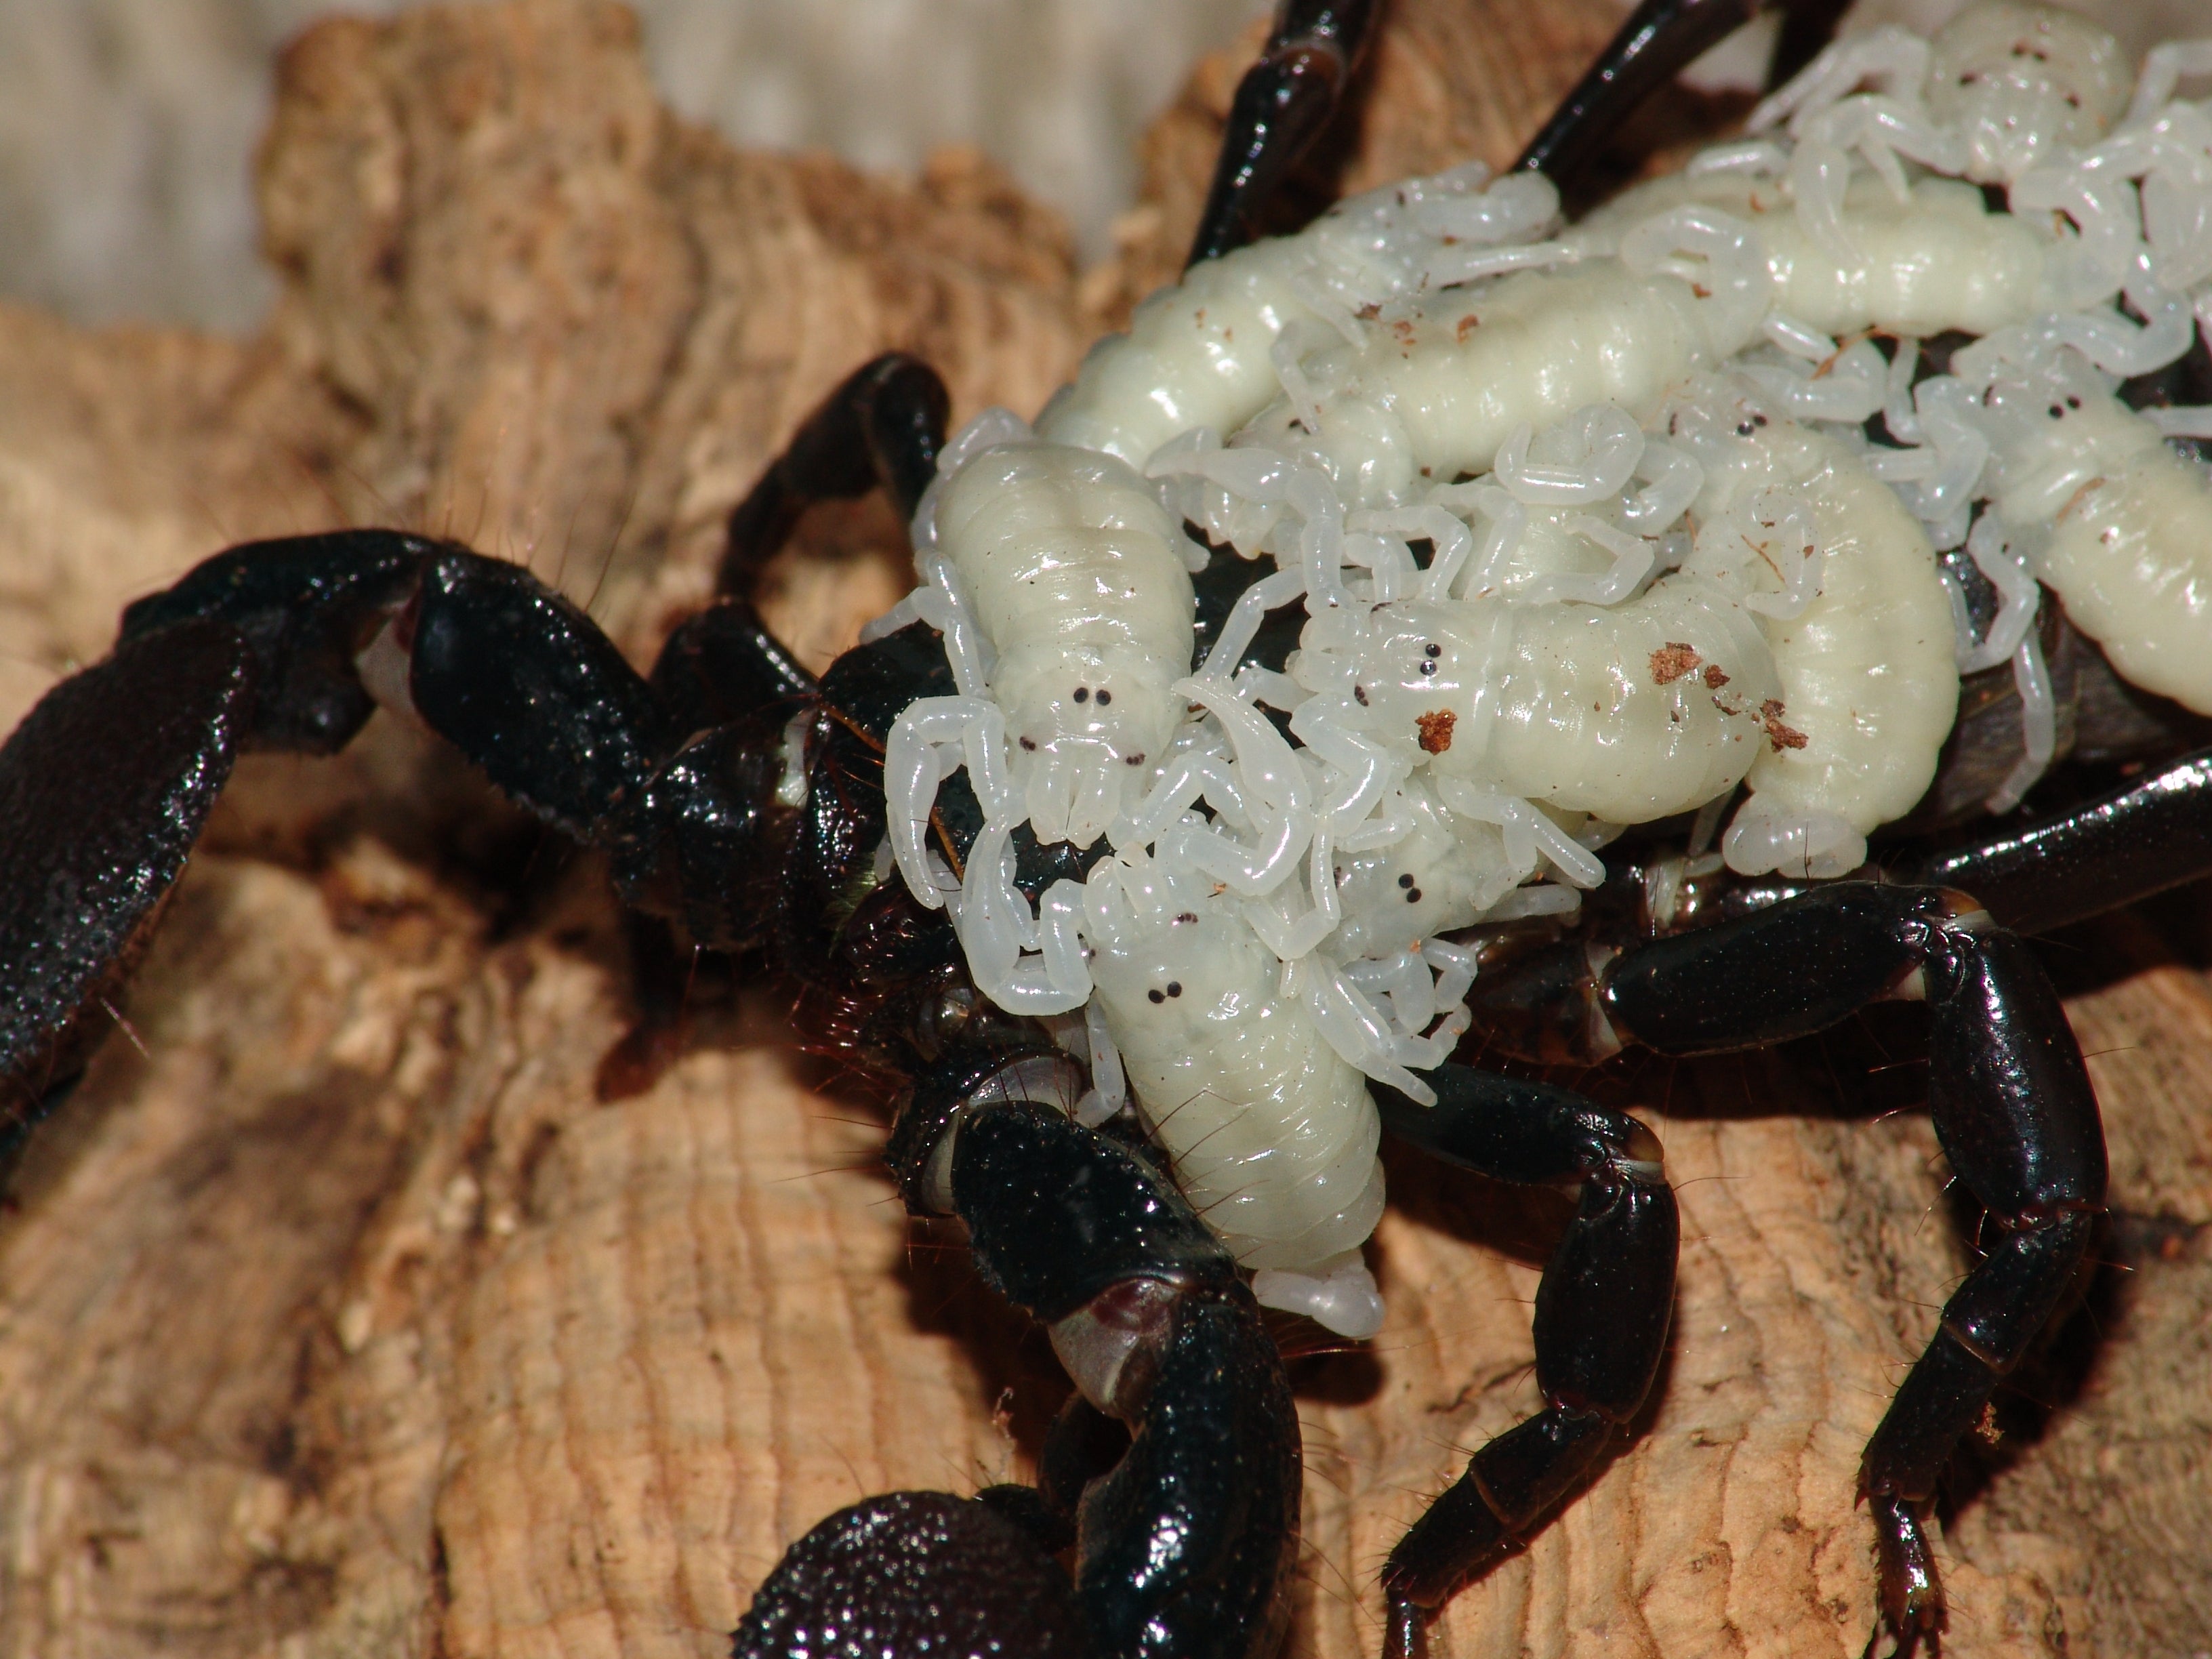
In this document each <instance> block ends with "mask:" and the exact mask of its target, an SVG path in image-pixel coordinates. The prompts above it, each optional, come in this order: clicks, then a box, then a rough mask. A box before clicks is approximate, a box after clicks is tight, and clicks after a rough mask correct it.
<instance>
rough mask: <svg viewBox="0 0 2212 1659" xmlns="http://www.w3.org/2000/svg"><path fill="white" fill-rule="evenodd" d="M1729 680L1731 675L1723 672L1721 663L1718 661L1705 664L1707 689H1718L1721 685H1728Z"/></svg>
mask: <svg viewBox="0 0 2212 1659" xmlns="http://www.w3.org/2000/svg"><path fill="white" fill-rule="evenodd" d="M1728 682H1729V677H1728V676H1727V675H1725V674H1723V673H1722V672H1721V665H1719V664H1718V663H1717V662H1709V663H1707V664H1706V665H1705V689H1706V690H1709V691H1717V690H1720V689H1721V687H1723V686H1724V685H1726V684H1728Z"/></svg>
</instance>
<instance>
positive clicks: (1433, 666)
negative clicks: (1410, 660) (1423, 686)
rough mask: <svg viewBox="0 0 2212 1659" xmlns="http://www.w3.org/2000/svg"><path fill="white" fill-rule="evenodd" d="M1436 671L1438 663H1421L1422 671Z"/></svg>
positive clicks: (1427, 672) (1425, 672) (1426, 672)
mask: <svg viewBox="0 0 2212 1659" xmlns="http://www.w3.org/2000/svg"><path fill="white" fill-rule="evenodd" d="M1436 671H1437V665H1436V664H1435V663H1433V662H1425V663H1423V664H1422V665H1421V672H1423V673H1424V674H1433V673H1435V672H1436Z"/></svg>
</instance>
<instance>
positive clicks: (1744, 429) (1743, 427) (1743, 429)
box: [1735, 421, 1751, 438]
mask: <svg viewBox="0 0 2212 1659" xmlns="http://www.w3.org/2000/svg"><path fill="white" fill-rule="evenodd" d="M1735 435H1736V436H1737V437H1739V438H1748V437H1749V436H1751V422H1749V421H1738V422H1736V423H1735Z"/></svg>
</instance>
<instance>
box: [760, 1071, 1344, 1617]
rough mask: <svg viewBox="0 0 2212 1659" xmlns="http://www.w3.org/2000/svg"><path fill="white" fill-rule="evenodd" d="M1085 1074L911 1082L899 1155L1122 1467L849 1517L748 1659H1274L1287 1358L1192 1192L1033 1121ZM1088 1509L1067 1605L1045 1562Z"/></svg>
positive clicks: (1295, 1468)
mask: <svg viewBox="0 0 2212 1659" xmlns="http://www.w3.org/2000/svg"><path fill="white" fill-rule="evenodd" d="M1078 1082H1079V1079H1078V1078H1077V1077H1076V1075H1075V1073H1074V1072H1073V1066H1071V1064H1070V1062H1068V1061H1067V1060H1066V1058H1065V1057H1064V1056H1062V1055H1060V1054H1056V1053H1051V1052H1027V1053H1018V1054H1004V1053H1001V1054H979V1053H977V1052H976V1051H974V1050H967V1051H961V1052H956V1053H955V1054H951V1055H948V1056H946V1057H945V1058H944V1059H942V1060H939V1061H938V1062H937V1063H935V1064H934V1065H933V1066H930V1067H928V1068H927V1070H926V1071H925V1073H923V1075H922V1077H921V1079H920V1080H919V1081H918V1083H917V1085H916V1087H915V1093H914V1096H913V1097H912V1098H911V1100H910V1101H909V1102H908V1105H907V1107H906V1108H905V1109H904V1110H903V1111H902V1112H901V1114H900V1117H899V1123H898V1127H897V1128H896V1130H895V1131H894V1132H893V1134H892V1138H891V1143H890V1149H889V1150H890V1159H891V1163H892V1165H893V1168H894V1169H895V1170H896V1171H897V1172H898V1175H899V1176H900V1180H901V1182H902V1186H903V1188H905V1191H906V1194H907V1201H908V1206H909V1207H910V1208H912V1209H915V1211H917V1212H926V1213H951V1214H953V1215H957V1216H958V1217H959V1218H961V1219H962V1220H963V1221H965V1222H966V1223H967V1224H968V1230H969V1242H970V1244H971V1246H972V1248H973V1249H974V1250H975V1261H976V1265H977V1267H979V1268H980V1269H981V1273H982V1275H983V1278H984V1279H985V1280H986V1282H987V1283H988V1284H990V1285H992V1286H993V1287H994V1289H996V1290H997V1291H1000V1293H1001V1294H1002V1295H1004V1296H1005V1297H1006V1298H1007V1299H1008V1300H1009V1301H1011V1302H1012V1303H1013V1304H1015V1305H1017V1306H1018V1307H1021V1308H1024V1309H1025V1310H1028V1311H1030V1313H1032V1314H1033V1315H1035V1316H1036V1318H1037V1319H1038V1320H1040V1321H1041V1322H1043V1323H1044V1324H1045V1325H1046V1326H1047V1327H1048V1329H1049V1331H1050V1333H1051V1337H1052V1342H1053V1346H1054V1350H1055V1352H1058V1353H1059V1355H1060V1360H1061V1363H1062V1364H1064V1365H1066V1368H1067V1370H1068V1373H1069V1375H1070V1376H1072V1377H1073V1379H1074V1380H1075V1383H1076V1385H1077V1387H1078V1388H1079V1389H1080V1390H1081V1391H1082V1395H1083V1397H1084V1398H1085V1400H1086V1401H1088V1402H1089V1403H1090V1406H1091V1408H1093V1409H1095V1410H1096V1411H1097V1412H1099V1413H1104V1414H1106V1415H1108V1416H1111V1417H1114V1418H1116V1419H1120V1421H1121V1423H1122V1424H1124V1425H1126V1426H1127V1430H1128V1431H1129V1444H1128V1449H1127V1451H1126V1452H1125V1453H1124V1454H1123V1455H1122V1456H1121V1461H1120V1462H1119V1463H1118V1465H1116V1466H1115V1468H1114V1469H1113V1470H1112V1472H1111V1473H1110V1474H1105V1475H1103V1476H1102V1477H1100V1478H1097V1479H1094V1480H1089V1481H1088V1483H1087V1485H1086V1486H1084V1487H1083V1489H1082V1492H1081V1495H1080V1497H1079V1498H1073V1499H1072V1500H1071V1494H1069V1493H1068V1492H1066V1489H1065V1488H1066V1485H1067V1484H1070V1483H1071V1482H1070V1479H1069V1477H1068V1476H1067V1475H1066V1474H1065V1473H1064V1471H1065V1469H1066V1468H1068V1467H1073V1468H1074V1469H1075V1470H1076V1471H1077V1473H1076V1474H1075V1475H1074V1477H1073V1479H1076V1480H1079V1479H1081V1476H1082V1474H1083V1473H1085V1470H1084V1468H1083V1464H1084V1461H1085V1460H1084V1459H1082V1458H1081V1457H1079V1456H1077V1457H1073V1458H1072V1459H1069V1460H1066V1462H1063V1460H1062V1458H1061V1456H1060V1448H1055V1447H1052V1446H1048V1449H1047V1464H1048V1468H1047V1471H1046V1474H1047V1486H1048V1491H1047V1492H1044V1493H1042V1494H1036V1493H1031V1494H1028V1495H1027V1496H1020V1495H1018V1489H1017V1491H1016V1492H1009V1491H1008V1490H1007V1489H1006V1488H992V1489H990V1490H989V1491H987V1492H985V1493H983V1494H981V1497H979V1498H975V1499H961V1498H949V1497H946V1496H945V1495H944V1494H942V1493H907V1492H902V1493H893V1494H890V1495H889V1496H887V1497H884V1498H872V1499H870V1500H868V1501H867V1502H866V1503H863V1504H857V1505H855V1506H854V1507H853V1508H852V1509H849V1510H844V1511H842V1513H840V1514H838V1515H836V1516H831V1517H830V1518H829V1520H827V1521H825V1522H823V1523H822V1524H821V1525H820V1526H818V1527H817V1528H815V1529H814V1530H813V1531H812V1532H811V1533H809V1534H807V1535H806V1536H805V1538H803V1539H801V1540H800V1541H799V1542H798V1543H797V1544H795V1545H793V1547H792V1550H791V1553H789V1554H788V1555H787V1556H786V1557H785V1559H784V1560H783V1562H782V1564H781V1565H779V1566H778V1567H777V1568H776V1570H775V1572H774V1573H772V1574H771V1575H770V1576H769V1578H768V1580H767V1582H766V1583H763V1585H762V1586H761V1589H760V1591H759V1593H758V1595H757V1596H756V1597H755V1598H754V1601H753V1605H752V1607H751V1610H750V1612H748V1613H747V1614H746V1615H745V1619H744V1623H743V1624H742V1625H740V1626H738V1631H737V1633H736V1637H735V1652H736V1654H737V1655H738V1659H791V1656H793V1655H795V1654H797V1653H799V1652H812V1651H817V1647H815V1646H808V1645H806V1644H805V1638H803V1636H802V1635H801V1632H805V1631H808V1630H814V1631H817V1632H818V1631H819V1630H820V1628H821V1626H822V1624H823V1620H825V1619H828V1618H832V1617H834V1618H835V1619H836V1620H837V1621H839V1622H840V1623H841V1626H845V1627H852V1628H855V1629H857V1630H858V1631H859V1632H861V1635H862V1638H864V1639H858V1640H855V1641H854V1642H852V1643H851V1644H849V1648H848V1647H847V1646H842V1645H841V1646H840V1648H839V1651H846V1650H850V1651H854V1652H859V1651H866V1652H869V1653H874V1652H878V1651H894V1652H899V1653H908V1652H921V1651H928V1652H939V1651H945V1652H959V1653H965V1652H969V1651H971V1650H973V1651H981V1650H985V1648H986V1646H988V1650H990V1651H994V1652H1004V1653H1020V1654H1024V1655H1029V1654H1035V1655H1038V1656H1044V1659H1057V1656H1061V1655H1067V1656H1074V1655H1078V1654H1080V1655H1084V1656H1086V1659H1138V1656H1146V1659H1265V1656H1267V1655H1271V1654H1273V1651H1274V1650H1275V1646H1276V1644H1278V1643H1279V1641H1280V1639H1281V1637H1282V1634H1283V1630H1284V1626H1285V1622H1286V1620H1287V1619H1288V1613H1289V1610H1288V1606H1287V1601H1286V1597H1285V1590H1286V1589H1287V1586H1288V1584H1289V1582H1290V1577H1291V1568H1292V1566H1293V1565H1294V1562H1295V1559H1296V1553H1297V1506H1298V1489H1299V1481H1298V1478H1299V1469H1300V1462H1299V1451H1298V1433H1297V1412H1296V1410H1295V1408H1294V1407H1293V1405H1292V1402H1291V1395H1290V1386H1289V1383H1288V1380H1287V1379H1286V1378H1285V1376H1284V1374H1283V1369H1282V1362H1281V1360H1280V1358H1279V1357H1278V1356H1277V1354H1276V1352H1275V1349H1274V1345H1273V1343H1272V1342H1271V1341H1270V1340H1268V1338H1267V1334H1266V1332H1265V1330H1264V1329H1263V1328H1262V1327H1261V1322H1260V1317H1259V1309H1258V1306H1257V1304H1255V1303H1254V1302H1253V1301H1252V1298H1251V1294H1250V1292H1249V1291H1247V1290H1246V1289H1245V1288H1244V1286H1243V1283H1242V1282H1241V1281H1240V1280H1239V1279H1238V1278H1237V1269H1236V1263H1235V1261H1233V1260H1232V1259H1231V1256H1230V1255H1229V1253H1228V1252H1227V1250H1226V1249H1224V1248H1223V1246H1222V1245H1221V1243H1220V1242H1219V1241H1218V1239H1217V1238H1215V1237H1214V1236H1213V1235H1212V1233H1211V1232H1210V1231H1208V1230H1207V1229H1206V1225H1205V1224H1204V1223H1202V1222H1201V1221H1200V1220H1199V1218H1198V1217H1197V1216H1196V1215H1195V1214H1194V1213H1193V1212H1192V1211H1191V1209H1190V1207H1189V1206H1188V1204H1187V1203H1186V1202H1185V1201H1184V1200H1183V1199H1182V1195H1181V1194H1179V1193H1178V1192H1177V1191H1176V1188H1175V1186H1174V1184H1173V1183H1172V1182H1170V1181H1169V1180H1168V1179H1167V1178H1166V1177H1165V1176H1163V1175H1161V1174H1160V1173H1159V1172H1158V1170H1154V1169H1153V1168H1152V1166H1151V1165H1150V1164H1147V1163H1146V1162H1145V1160H1144V1159H1142V1158H1139V1157H1138V1156H1137V1155H1136V1154H1135V1153H1133V1152H1130V1151H1129V1150H1128V1149H1127V1148H1126V1147H1124V1146H1121V1145H1120V1144H1119V1143H1117V1142H1115V1141H1113V1140H1110V1139H1107V1138H1106V1137H1105V1136H1103V1135H1101V1134H1099V1133H1096V1132H1095V1131H1092V1130H1089V1129H1085V1128H1082V1127H1079V1126H1078V1125H1076V1124H1074V1123H1073V1122H1072V1121H1069V1120H1068V1118H1067V1117H1066V1115H1065V1113H1064V1109H1062V1108H1061V1107H1060V1105H1058V1104H1053V1103H1056V1102H1060V1101H1064V1100H1067V1099H1072V1098H1073V1094H1074V1091H1075V1089H1076V1087H1077V1085H1078ZM1076 1426H1077V1427H1078V1428H1079V1427H1080V1426H1081V1425H1076ZM1063 1447H1064V1443H1063ZM1056 1468H1057V1469H1060V1470H1062V1471H1063V1472H1062V1473H1061V1474H1060V1478H1059V1480H1058V1483H1057V1484H1058V1485H1059V1486H1060V1490H1058V1491H1057V1492H1054V1491H1053V1490H1049V1488H1052V1487H1053V1486H1054V1485H1055V1478H1054V1477H1055V1469H1056ZM1071 1501H1073V1507H1074V1510H1075V1515H1074V1521H1075V1540H1074V1542H1075V1559H1076V1572H1075V1583H1074V1584H1073V1588H1072V1590H1071V1589H1070V1587H1069V1586H1068V1585H1067V1583H1066V1579H1065V1578H1064V1577H1059V1576H1058V1569H1057V1568H1056V1567H1054V1565H1053V1564H1052V1562H1051V1559H1050V1556H1049V1553H1048V1552H1049V1551H1050V1550H1052V1549H1053V1548H1054V1547H1055V1544H1056V1542H1060V1541H1064V1540H1065V1521H1066V1506H1067V1504H1069V1503H1070V1502H1071ZM948 1517H951V1518H948ZM979 1540H980V1542H979ZM1055 1581H1056V1582H1055ZM841 1640H842V1633H841Z"/></svg>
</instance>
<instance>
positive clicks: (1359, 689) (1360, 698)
mask: <svg viewBox="0 0 2212 1659" xmlns="http://www.w3.org/2000/svg"><path fill="white" fill-rule="evenodd" d="M1352 702H1356V703H1358V705H1359V706H1360V707H1361V708H1366V707H1367V688H1366V687H1365V686H1364V685H1355V686H1353V687H1352Z"/></svg>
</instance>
